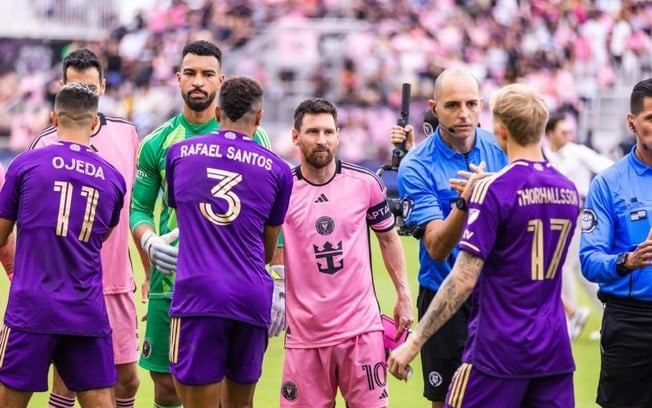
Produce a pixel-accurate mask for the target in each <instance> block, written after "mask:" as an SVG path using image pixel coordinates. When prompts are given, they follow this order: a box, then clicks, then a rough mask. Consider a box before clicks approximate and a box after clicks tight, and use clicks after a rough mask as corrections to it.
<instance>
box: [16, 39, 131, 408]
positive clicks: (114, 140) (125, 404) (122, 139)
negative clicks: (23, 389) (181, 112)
mask: <svg viewBox="0 0 652 408" xmlns="http://www.w3.org/2000/svg"><path fill="white" fill-rule="evenodd" d="M69 82H83V83H85V84H88V85H89V86H91V87H92V88H93V89H95V90H96V91H97V92H98V94H99V96H100V97H101V96H102V95H103V94H104V90H105V89H106V80H105V78H104V70H103V69H102V63H101V62H100V60H99V58H98V57H97V55H95V54H94V53H93V52H92V51H91V50H89V49H86V48H80V49H77V50H75V51H73V52H71V53H70V54H68V55H67V56H66V57H65V58H64V59H63V76H62V79H61V80H60V83H61V85H64V84H66V83H69ZM98 119H99V120H98V122H97V124H96V126H95V127H94V128H93V133H92V134H91V148H92V149H94V150H95V151H97V152H98V154H99V155H100V156H101V157H103V158H104V159H106V160H107V161H108V162H109V163H111V164H112V165H113V166H114V167H115V168H116V169H118V171H120V174H122V176H123V177H124V179H125V181H126V183H127V193H126V195H125V203H126V204H125V205H124V206H123V208H122V212H121V213H120V222H119V223H118V225H117V226H116V228H115V231H114V232H113V234H111V237H110V238H109V239H107V241H106V242H105V243H104V245H103V246H102V264H103V265H104V277H103V285H104V298H105V299H104V300H105V303H106V310H107V313H108V315H109V323H110V324H111V329H112V337H113V355H114V358H115V366H116V369H117V370H118V383H117V384H116V386H115V397H116V406H117V408H133V406H134V402H135V400H136V392H137V391H138V386H139V385H140V380H139V378H138V369H137V366H136V361H137V360H138V327H137V322H138V318H137V313H136V303H135V301H134V289H135V287H136V284H135V282H134V272H133V268H132V265H131V260H130V257H129V202H130V200H131V188H132V186H133V184H134V177H135V174H136V152H137V150H138V133H137V132H136V128H135V127H134V125H133V124H132V123H130V122H128V121H126V120H124V119H121V118H118V117H115V116H110V115H105V114H103V113H101V112H99V113H98ZM58 139H59V135H58V132H57V128H56V127H55V126H50V127H48V128H46V129H44V130H42V131H41V132H39V133H38V134H36V136H35V137H34V139H33V140H32V141H31V142H30V145H29V149H30V150H32V149H37V148H40V147H43V146H48V145H51V144H53V143H56V142H57V140H58ZM49 404H50V405H51V406H53V407H56V408H64V407H73V406H74V405H75V394H74V393H72V392H71V391H70V390H68V389H67V388H66V387H65V385H64V383H63V382H62V381H61V378H60V377H59V375H58V374H57V371H56V370H55V371H54V376H53V384H52V393H51V394H50V401H49Z"/></svg>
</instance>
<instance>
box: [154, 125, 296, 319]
mask: <svg viewBox="0 0 652 408" xmlns="http://www.w3.org/2000/svg"><path fill="white" fill-rule="evenodd" d="M166 163H167V170H166V179H167V186H168V188H167V192H168V197H167V200H168V204H169V205H170V207H171V208H175V209H176V211H177V220H178V225H179V260H178V265H177V275H176V280H175V284H174V293H173V295H172V305H171V307H170V315H171V316H173V317H182V316H216V317H223V318H228V319H233V320H239V321H242V322H245V323H248V324H251V325H254V326H260V327H267V326H269V324H270V320H271V319H270V309H271V305H272V286H273V282H272V278H271V276H270V274H269V273H268V272H267V271H266V269H265V250H264V246H263V231H264V228H265V226H278V225H281V224H283V221H284V220H285V213H286V211H287V207H288V203H289V201H290V193H291V192H292V172H291V169H290V167H289V166H288V165H287V163H285V162H284V161H283V160H282V159H281V158H280V157H278V156H277V155H275V154H274V153H272V152H270V151H269V150H267V149H266V148H264V147H262V146H260V145H259V144H257V143H256V142H254V141H253V140H251V139H250V138H249V137H246V136H245V135H243V134H239V133H235V132H231V131H219V132H217V133H212V134H208V135H204V136H197V137H193V138H190V139H187V140H184V141H181V142H178V143H175V144H173V145H172V146H171V147H170V149H169V150H168V153H167V159H166Z"/></svg>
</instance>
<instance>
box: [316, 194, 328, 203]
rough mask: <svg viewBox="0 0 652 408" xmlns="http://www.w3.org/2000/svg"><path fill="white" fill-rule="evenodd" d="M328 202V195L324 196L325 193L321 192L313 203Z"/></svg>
mask: <svg viewBox="0 0 652 408" xmlns="http://www.w3.org/2000/svg"><path fill="white" fill-rule="evenodd" d="M327 202H328V197H326V194H324V193H321V194H320V195H319V197H317V199H316V200H315V203H327Z"/></svg>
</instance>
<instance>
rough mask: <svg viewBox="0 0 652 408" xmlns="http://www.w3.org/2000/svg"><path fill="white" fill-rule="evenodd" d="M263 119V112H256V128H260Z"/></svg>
mask: <svg viewBox="0 0 652 408" xmlns="http://www.w3.org/2000/svg"><path fill="white" fill-rule="evenodd" d="M262 119H263V110H262V109H261V110H259V111H258V112H256V126H260V121H261V120H262Z"/></svg>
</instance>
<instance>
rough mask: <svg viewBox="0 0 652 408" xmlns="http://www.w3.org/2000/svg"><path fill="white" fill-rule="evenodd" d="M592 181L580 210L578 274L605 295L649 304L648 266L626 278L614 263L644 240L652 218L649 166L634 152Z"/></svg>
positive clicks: (651, 276)
mask: <svg viewBox="0 0 652 408" xmlns="http://www.w3.org/2000/svg"><path fill="white" fill-rule="evenodd" d="M635 149H636V146H634V148H632V151H631V152H630V153H629V154H627V155H626V156H625V157H623V158H622V159H620V160H619V161H618V162H616V163H615V164H614V165H613V166H611V167H610V168H608V169H607V170H605V171H603V172H602V173H600V174H598V175H597V176H596V177H595V178H594V179H593V181H592V182H591V187H590V188H589V194H588V196H587V197H586V204H585V208H584V210H583V211H582V222H581V224H582V240H581V243H580V261H581V263H582V274H584V276H585V277H586V278H587V279H588V280H590V281H592V282H597V283H599V284H600V291H601V292H602V293H605V294H609V295H613V296H620V297H628V298H634V299H637V300H643V301H648V302H652V267H646V268H641V269H637V270H634V271H633V272H631V273H630V274H628V275H626V276H620V275H618V274H617V273H616V258H617V257H618V255H619V254H621V253H623V252H625V251H633V250H634V249H635V248H636V246H638V244H640V243H641V242H643V241H645V238H646V237H647V235H648V232H649V231H650V217H652V167H650V166H648V165H646V164H645V163H643V162H641V161H640V160H639V159H638V158H637V157H636V155H635V154H634V150H635Z"/></svg>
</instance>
